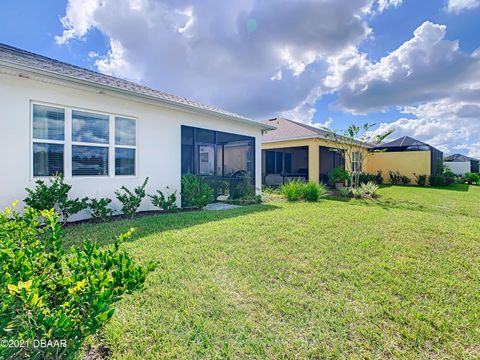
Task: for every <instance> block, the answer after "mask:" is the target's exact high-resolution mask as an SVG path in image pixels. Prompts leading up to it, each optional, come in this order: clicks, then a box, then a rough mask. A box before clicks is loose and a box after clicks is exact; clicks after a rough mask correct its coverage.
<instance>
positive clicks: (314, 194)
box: [302, 182, 327, 202]
mask: <svg viewBox="0 0 480 360" xmlns="http://www.w3.org/2000/svg"><path fill="white" fill-rule="evenodd" d="M326 193H327V190H326V189H325V185H323V184H316V183H314V182H309V183H306V184H303V188H302V199H304V200H306V201H312V202H315V201H318V200H319V199H320V198H321V197H322V196H324V195H325V194H326Z"/></svg>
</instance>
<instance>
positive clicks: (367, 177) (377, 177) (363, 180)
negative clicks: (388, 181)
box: [359, 170, 383, 185]
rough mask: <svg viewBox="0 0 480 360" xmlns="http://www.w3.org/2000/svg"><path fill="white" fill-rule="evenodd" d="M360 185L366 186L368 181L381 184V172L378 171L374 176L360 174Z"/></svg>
mask: <svg viewBox="0 0 480 360" xmlns="http://www.w3.org/2000/svg"><path fill="white" fill-rule="evenodd" d="M359 181H360V184H366V183H368V182H370V181H372V182H374V183H375V184H377V185H382V184H383V177H382V171H380V170H379V171H378V172H377V173H376V174H375V175H374V174H367V173H361V174H360V178H359Z"/></svg>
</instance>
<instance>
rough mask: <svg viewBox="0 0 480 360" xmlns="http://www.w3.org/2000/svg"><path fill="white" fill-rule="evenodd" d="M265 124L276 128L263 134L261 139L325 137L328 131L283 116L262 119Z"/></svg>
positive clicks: (280, 139)
mask: <svg viewBox="0 0 480 360" xmlns="http://www.w3.org/2000/svg"><path fill="white" fill-rule="evenodd" d="M264 123H265V124H269V125H272V126H275V127H276V129H275V130H272V131H269V132H268V133H266V134H265V135H263V137H262V140H263V141H264V142H266V141H282V140H291V139H302V138H309V137H325V136H326V135H327V134H328V132H327V131H325V130H322V129H320V128H316V127H314V126H310V125H306V124H302V123H299V122H296V121H293V120H289V119H284V118H275V119H270V120H266V121H264Z"/></svg>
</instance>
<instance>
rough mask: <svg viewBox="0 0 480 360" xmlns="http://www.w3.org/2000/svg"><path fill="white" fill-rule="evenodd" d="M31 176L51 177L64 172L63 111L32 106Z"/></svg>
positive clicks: (48, 107)
mask: <svg viewBox="0 0 480 360" xmlns="http://www.w3.org/2000/svg"><path fill="white" fill-rule="evenodd" d="M32 152H33V154H32V159H33V176H35V177H40V176H52V175H54V174H56V173H58V174H64V172H65V159H64V158H65V110H64V109H62V108H57V107H52V106H45V105H39V104H34V105H33V106H32Z"/></svg>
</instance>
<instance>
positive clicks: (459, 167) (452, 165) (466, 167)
mask: <svg viewBox="0 0 480 360" xmlns="http://www.w3.org/2000/svg"><path fill="white" fill-rule="evenodd" d="M443 164H444V166H448V168H449V169H450V170H452V171H453V173H454V174H456V175H463V174H465V173H468V172H470V170H471V164H470V161H462V162H460V161H445V162H444V163H443Z"/></svg>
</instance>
